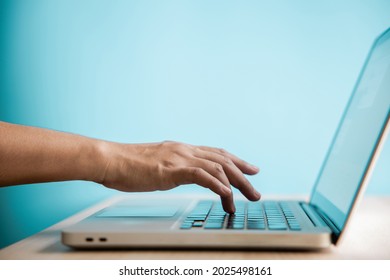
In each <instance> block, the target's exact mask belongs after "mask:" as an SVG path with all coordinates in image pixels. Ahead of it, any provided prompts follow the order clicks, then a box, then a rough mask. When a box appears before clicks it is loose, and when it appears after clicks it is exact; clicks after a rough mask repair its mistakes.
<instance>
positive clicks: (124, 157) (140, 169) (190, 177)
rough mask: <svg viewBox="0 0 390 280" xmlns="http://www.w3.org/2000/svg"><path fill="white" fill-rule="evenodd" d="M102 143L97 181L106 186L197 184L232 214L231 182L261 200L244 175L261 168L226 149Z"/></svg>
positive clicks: (143, 188)
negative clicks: (206, 189)
mask: <svg viewBox="0 0 390 280" xmlns="http://www.w3.org/2000/svg"><path fill="white" fill-rule="evenodd" d="M103 143H104V144H103V146H102V149H101V150H102V151H103V154H104V157H103V158H104V159H105V161H104V172H103V177H102V178H99V179H98V182H99V183H101V184H103V185H105V186H106V187H109V188H114V189H117V190H121V191H128V192H131V191H154V190H168V189H172V188H175V187H177V186H179V185H183V184H192V183H195V184H198V185H200V186H203V187H205V188H209V189H210V190H212V191H213V192H215V193H216V194H218V195H219V196H220V197H221V200H222V205H223V208H224V210H225V211H226V212H229V213H234V212H235V207H234V202H233V195H232V190H231V188H230V185H233V186H234V187H235V188H237V189H239V190H240V191H241V193H242V194H243V195H244V196H245V197H246V198H248V199H249V200H252V201H255V200H259V199H260V194H259V193H258V192H257V191H256V190H255V189H254V188H253V186H252V185H251V184H250V183H249V181H248V180H247V179H246V177H245V176H244V175H243V173H245V174H248V175H254V174H257V173H258V172H259V169H258V168H257V167H255V166H253V165H250V164H248V163H247V162H245V161H243V160H241V159H239V158H238V157H236V156H234V155H232V154H230V153H228V152H226V151H225V150H222V149H217V148H210V147H203V146H193V145H188V144H184V143H178V142H162V143H154V144H119V143H111V142H103Z"/></svg>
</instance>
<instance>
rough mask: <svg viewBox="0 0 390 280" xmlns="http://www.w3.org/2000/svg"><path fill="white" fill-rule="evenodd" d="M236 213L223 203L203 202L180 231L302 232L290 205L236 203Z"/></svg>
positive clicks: (190, 214)
mask: <svg viewBox="0 0 390 280" xmlns="http://www.w3.org/2000/svg"><path fill="white" fill-rule="evenodd" d="M235 205H236V213H234V214H227V213H226V212H225V211H224V210H223V208H222V205H221V204H220V203H216V202H213V201H200V202H199V203H198V204H197V205H196V206H195V208H194V209H193V210H192V211H191V212H190V213H189V214H188V216H187V217H186V219H185V220H184V222H183V223H182V224H181V226H180V229H192V228H203V229H205V230H207V229H214V230H217V229H232V230H234V229H241V230H242V229H247V230H267V229H268V230H294V231H299V230H301V226H300V225H299V223H298V220H297V218H296V217H295V216H294V213H293V211H292V210H291V209H290V207H289V205H288V203H286V202H276V201H264V202H263V201H262V202H245V201H238V202H236V203H235Z"/></svg>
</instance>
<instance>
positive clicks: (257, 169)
mask: <svg viewBox="0 0 390 280" xmlns="http://www.w3.org/2000/svg"><path fill="white" fill-rule="evenodd" d="M251 168H252V169H255V170H256V171H259V170H260V168H258V167H257V166H256V165H251Z"/></svg>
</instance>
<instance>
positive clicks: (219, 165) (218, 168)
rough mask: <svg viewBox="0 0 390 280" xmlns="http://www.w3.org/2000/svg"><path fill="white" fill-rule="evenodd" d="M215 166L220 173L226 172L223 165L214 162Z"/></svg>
mask: <svg viewBox="0 0 390 280" xmlns="http://www.w3.org/2000/svg"><path fill="white" fill-rule="evenodd" d="M214 168H215V170H216V171H217V172H218V173H223V172H224V171H223V167H222V165H221V164H219V163H215V164H214Z"/></svg>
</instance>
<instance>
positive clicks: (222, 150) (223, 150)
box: [218, 148, 227, 155]
mask: <svg viewBox="0 0 390 280" xmlns="http://www.w3.org/2000/svg"><path fill="white" fill-rule="evenodd" d="M218 152H219V153H220V154H223V155H226V154H227V152H226V150H225V149H223V148H219V149H218Z"/></svg>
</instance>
